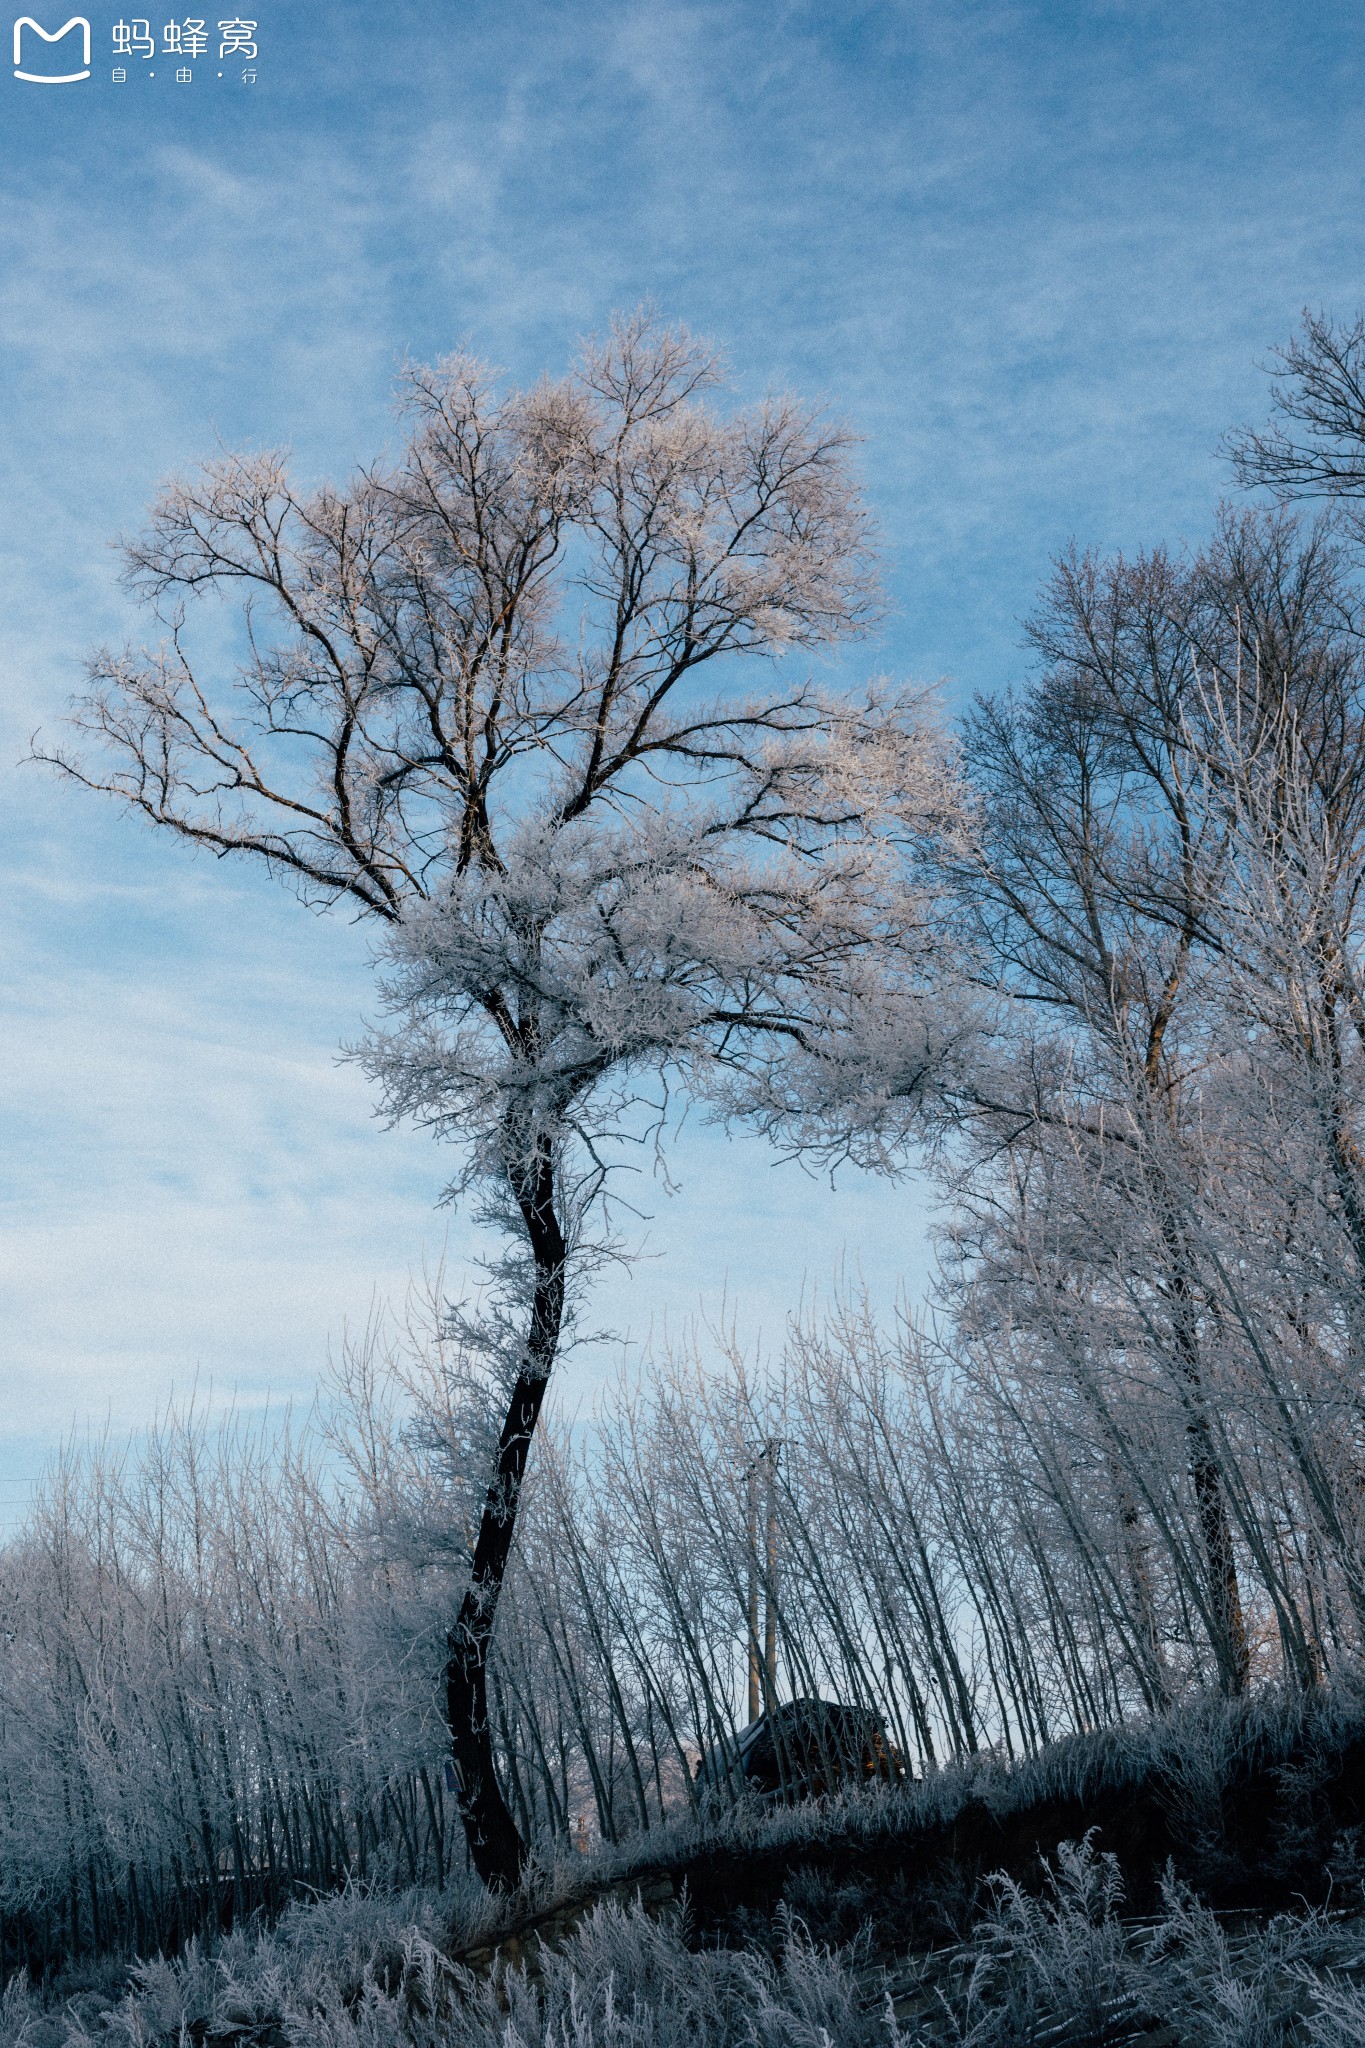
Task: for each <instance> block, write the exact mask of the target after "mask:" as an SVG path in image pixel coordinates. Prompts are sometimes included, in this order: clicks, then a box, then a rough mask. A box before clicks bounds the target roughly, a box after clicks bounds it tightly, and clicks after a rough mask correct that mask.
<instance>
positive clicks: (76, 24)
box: [14, 14, 90, 85]
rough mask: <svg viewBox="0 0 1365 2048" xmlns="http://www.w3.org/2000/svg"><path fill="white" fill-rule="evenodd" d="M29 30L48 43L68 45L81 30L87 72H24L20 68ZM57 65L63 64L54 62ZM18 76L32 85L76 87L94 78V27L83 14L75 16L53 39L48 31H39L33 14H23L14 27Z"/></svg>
mask: <svg viewBox="0 0 1365 2048" xmlns="http://www.w3.org/2000/svg"><path fill="white" fill-rule="evenodd" d="M26 28H31V29H32V30H33V33H34V35H35V36H41V37H42V39H43V41H44V42H45V43H60V42H64V41H65V39H66V38H67V36H69V35H70V33H71V31H72V29H73V28H78V29H79V30H80V31H81V62H82V63H83V64H84V66H85V69H84V71H24V70H22V69H21V68H20V67H21V66H22V64H23V61H24V30H25V29H26ZM53 61H54V63H55V62H59V61H60V60H59V59H57V58H54V59H53ZM68 61H69V57H68ZM14 75H15V77H16V78H26V79H27V80H28V82H29V84H30V85H75V84H76V83H77V82H78V80H80V79H82V78H88V77H89V76H90V24H89V22H88V21H87V20H86V18H85V16H84V15H83V14H73V15H72V17H71V19H70V21H68V22H65V23H64V24H63V25H62V27H61V28H59V29H57V30H56V31H55V32H54V33H53V34H52V35H49V34H48V32H47V30H46V29H45V28H40V27H39V25H38V23H37V22H36V21H35V20H34V19H33V16H32V15H31V14H21V15H20V17H19V19H18V20H17V21H16V22H15V24H14Z"/></svg>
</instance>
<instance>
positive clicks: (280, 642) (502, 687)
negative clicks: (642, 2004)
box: [52, 313, 962, 1884]
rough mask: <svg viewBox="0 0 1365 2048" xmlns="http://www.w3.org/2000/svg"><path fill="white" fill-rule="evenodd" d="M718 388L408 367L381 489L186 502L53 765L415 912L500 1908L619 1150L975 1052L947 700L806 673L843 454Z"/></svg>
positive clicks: (708, 381) (838, 544) (488, 1842)
mask: <svg viewBox="0 0 1365 2048" xmlns="http://www.w3.org/2000/svg"><path fill="white" fill-rule="evenodd" d="M717 384H718V366H717V361H716V358H715V356H714V354H713V353H711V352H710V351H709V350H708V349H706V348H704V347H702V346H701V345H699V344H698V343H697V342H695V341H693V340H692V339H691V338H689V337H688V336H687V335H686V334H685V333H683V332H681V331H678V330H672V329H668V328H665V327H663V326H661V325H659V324H658V323H657V322H656V321H655V320H654V319H653V318H652V316H650V315H649V314H648V313H644V314H640V315H637V316H636V317H634V318H632V319H629V320H625V321H621V322H618V323H617V324H616V325H615V326H614V327H613V329H612V331H611V333H610V335H609V337H608V338H607V339H606V340H605V341H603V342H600V343H593V344H590V345H589V346H588V347H587V348H586V349H585V351H584V353H583V356H582V358H581V361H580V362H579V364H578V366H577V367H576V368H575V369H574V371H573V372H572V373H571V374H570V375H568V376H566V377H563V378H559V379H556V380H549V379H546V380H543V381H542V382H540V383H538V384H536V385H535V386H533V387H532V388H531V389H529V390H523V391H512V392H507V393H500V392H499V391H498V390H497V389H496V388H495V385H494V383H493V381H492V379H491V377H490V376H489V375H488V373H486V372H485V371H484V370H483V369H482V368H481V367H480V366H479V365H477V364H475V363H473V362H471V361H469V360H467V359H464V358H458V359H452V360H450V361H447V362H444V363H441V364H439V365H438V366H437V367H436V368H435V369H431V370H425V369H419V370H414V371H412V372H410V373H409V375H408V377H407V379H406V383H405V389H404V418H405V422H406V425H407V429H408V432H407V438H406V441H405V443H404V446H403V448H402V451H401V453H400V455H399V456H398V458H397V459H396V460H395V461H393V462H391V463H387V464H378V465H375V466H373V467H370V468H367V469H364V470H362V471H360V472H359V473H358V474H357V476H356V477H355V478H354V480H353V481H352V482H351V483H349V484H347V485H345V486H341V487H338V486H332V485H326V486H323V487H322V488H320V489H318V490H315V491H311V492H305V491H301V490H299V489H297V488H296V487H295V486H294V485H293V484H292V483H291V481H290V480H289V477H288V475H287V473H286V469H285V466H284V463H283V460H282V459H281V458H280V457H278V456H276V455H258V456H229V457H226V458H223V459H221V460H219V461H217V462H214V463H213V464H211V465H209V466H208V467H207V468H206V469H205V470H204V471H203V472H202V473H201V474H200V475H199V476H198V477H196V478H194V479H192V480H190V481H187V482H177V483H173V484H171V485H169V486H168V487H167V488H166V489H165V490H164V491H163V493H162V495H161V498H160V500H159V501H158V503H157V505H156V507H155V509H154V512H153V515H152V519H151V523H150V526H149V528H148V531H147V532H146V534H145V535H144V536H143V537H142V538H141V539H139V540H137V541H135V542H134V543H133V544H132V545H131V546H130V547H129V549H128V551H127V554H128V564H129V574H130V578H131V581H132V584H133V587H134V588H135V589H136V590H138V591H139V592H140V593H142V594H143V595H144V596H145V597H146V598H147V599H149V600H150V601H151V602H152V603H153V604H154V605H156V606H157V607H159V608H160V610H161V613H162V615H163V616H164V617H166V618H167V619H168V621H169V622H170V627H171V631H170V638H169V642H168V644H166V645H165V646H164V647H163V648H162V649H161V650H160V651H159V652H157V653H155V654H151V655H148V654H145V653H144V654H138V653H135V652H128V653H124V654H119V655H112V654H105V655H101V656H99V657H98V658H97V659H96V661H95V662H94V664H93V668H92V679H91V690H90V693H89V695H88V697H87V698H86V699H85V701H84V703H83V706H82V709H81V712H80V724H81V727H82V729H83V732H84V734H85V736H86V744H85V746H84V747H80V748H77V749H76V750H74V751H70V752H64V753H60V754H57V755H55V756H53V757H52V758H55V759H56V760H57V762H58V764H59V765H60V766H61V767H62V768H63V769H64V770H65V771H66V772H67V773H68V774H69V775H71V776H73V777H74V778H75V779H77V780H78V781H80V782H82V783H84V784H86V785H87V786H90V787H93V788H96V789H100V790H103V791H105V792H107V793H109V794H111V795H113V796H115V797H118V798H120V799H122V800H123V801H124V802H125V803H126V804H128V805H129V806H130V807H132V808H133V809H134V810H135V811H137V812H140V813H141V814H142V815H143V816H144V817H146V818H148V819H149V820H150V821H151V822H152V823H154V824H156V825H160V826H163V827H165V828H167V829H169V830H170V831H172V832H175V833H177V834H179V835H181V836H182V837H185V838H187V839H189V840H191V841H192V842H194V843H196V844H198V845H201V846H204V847H207V848H209V849H210V850H212V851H214V852H216V853H220V854H226V853H231V854H248V855H252V856H255V857H257V858H259V859H261V860H263V861H264V862H265V863H266V864H267V866H268V867H269V868H270V869H271V870H272V871H273V872H275V873H276V874H277V875H278V876H279V877H280V878H281V879H283V880H285V881H287V882H290V883H292V884H293V886H294V887H295V888H296V889H297V890H298V892H299V893H300V894H301V895H302V896H303V897H304V898H305V899H306V900H309V901H312V902H314V903H320V904H323V905H334V904H335V905H339V906H341V907H346V908H349V909H351V910H353V911H354V910H359V911H361V912H363V913H368V914H369V915H371V916H373V917H374V918H376V919H377V920H378V921H379V923H380V925H381V926H382V927H384V928H385V930H386V938H385V940H384V942H383V945H382V948H381V951H382V954H383V957H384V960H385V962H386V970H385V971H386V981H385V987H386V992H387V999H388V1004H389V1010H390V1018H391V1021H390V1023H389V1025H388V1027H387V1028H386V1029H384V1030H381V1031H379V1032H377V1033H376V1034H375V1035H374V1036H373V1037H372V1039H371V1040H370V1041H369V1043H368V1045H367V1047H366V1048H365V1049H364V1052H363V1055H362V1056H363V1057H364V1058H365V1060H366V1061H367V1063H368V1065H369V1067H370V1069H371V1070H372V1071H373V1072H374V1073H375V1074H376V1075H377V1076H378V1078H379V1080H380V1082H381V1084H382V1087H383V1091H384V1099H385V1102H386V1105H387V1107H388V1109H389V1111H390V1112H391V1113H392V1114H393V1115H395V1116H414V1117H416V1118H418V1119H420V1120H422V1121H424V1122H426V1123H428V1124H430V1125H431V1126H432V1127H433V1128H434V1129H435V1130H437V1131H438V1132H439V1133H440V1135H442V1136H443V1137H446V1138H448V1139H450V1140H452V1141H453V1142H454V1143H455V1144H456V1145H457V1146H458V1148H459V1150H460V1165H459V1167H458V1168H457V1171H456V1173H455V1175H454V1177H453V1186H454V1187H455V1188H457V1189H460V1190H466V1189H474V1190H477V1191H478V1194H479V1195H480V1197H481V1198H482V1200H483V1203H484V1210H485V1214H486V1215H487V1216H488V1217H490V1218H491V1219H492V1220H493V1221H494V1222H495V1223H496V1224H497V1225H499V1226H500V1227H502V1228H503V1229H504V1230H505V1231H506V1233H507V1237H508V1243H509V1248H510V1256H509V1260H508V1261H507V1262H506V1264H505V1265H504V1266H503V1268H502V1270H501V1275H500V1277H501V1281H502V1286H501V1289H500V1290H499V1291H498V1292H497V1294H496V1296H495V1299H494V1302H493V1306H492V1309H491V1311H490V1312H489V1313H488V1314H486V1315H485V1317H484V1319H483V1324H482V1327H481V1329H480V1330H479V1331H478V1332H477V1338H478V1341H479V1342H480V1343H481V1344H482V1345H483V1347H484V1350H485V1352H486V1354H487V1357H488V1359H489V1362H490V1364H491V1368H492V1370H491V1384H492V1386H493V1387H494V1389H495V1390H496V1393H497V1398H498V1401H499V1403H500V1408H499V1412H498V1414H497V1415H496V1416H495V1418H494V1422H493V1426H492V1427H491V1429H490V1430H489V1431H488V1432H487V1444H486V1456H487V1459H488V1460H489V1461H490V1462H489V1467H488V1469H487V1470H486V1471H485V1473H484V1475H483V1486H482V1506H481V1508H479V1509H477V1511H476V1512H475V1514H474V1515H473V1517H472V1521H473V1522H474V1523H475V1524H476V1528H475V1532H474V1534H473V1539H472V1546H471V1551H470V1570H469V1578H468V1585H467V1591H466V1593H465V1596H464V1599H463V1604H462V1606H461V1608H460V1611H459V1614H458V1616H457V1617H456V1619H455V1621H454V1624H453V1626H452V1628H451V1630H450V1637H449V1664H448V1670H447V1695H448V1708H449V1721H450V1732H451V1739H452V1743H453V1747H454V1756H455V1764H456V1771H457V1775H458V1780H459V1787H460V1799H461V1805H462V1812H463V1817H464V1820H465V1824H466V1830H467V1833H468V1837H469V1842H470V1847H471V1852H472V1854H473V1857H474V1860H475V1863H476V1865H477V1867H478V1869H479V1870H480V1872H481V1874H482V1875H483V1876H484V1877H485V1878H486V1879H488V1880H489V1881H490V1882H493V1883H499V1884H501V1883H509V1882H511V1881H513V1880H514V1879H515V1878H516V1876H517V1875H518V1873H519V1871H520V1868H521V1866H522V1862H523V1857H524V1847H523V1844H522V1842H521V1840H520V1837H519V1835H518V1832H517V1829H516V1827H515V1825H514V1822H513V1820H512V1817H511V1815H510V1813H509V1811H508V1808H507V1805H506V1803H505V1800H504V1798H503V1795H502V1792H501V1791H500V1789H499V1785H498V1781H497V1777H496V1774H495V1770H494V1760H493V1752H492V1746H491V1743H490V1737H489V1721H488V1702H487V1697H486V1683H487V1679H486V1674H487V1666H488V1652H489V1644H490V1640H491V1636H492V1630H493V1623H494V1617H495V1614H496V1610H497V1604H498V1597H499V1591H500V1589H501V1586H502V1583H503V1579H504V1576H505V1573H506V1569H507V1564H508V1558H509V1554H510V1550H511V1545H512V1540H513V1533H514V1529H515V1524H516V1515H517V1508H518V1502H519V1498H520V1494H521V1489H522V1483H523V1479H524V1475H525V1471H526V1464H527V1457H528V1453H529V1449H530V1445H531V1441H532V1437H533V1435H534V1432H535V1429H536V1425H537V1421H538V1418H539V1415H540V1411H541V1406H542V1403H543V1399H544V1395H545V1390H546V1386H547V1383H548V1379H549V1375H550V1372H551V1369H552V1367H553V1364H554V1362H555V1358H556V1355H557V1353H558V1350H559V1347H560V1343H561V1336H562V1332H563V1328H564V1321H565V1309H566V1288H567V1286H568V1284H569V1282H570V1279H571V1277H572V1275H573V1273H574V1271H575V1268H576V1262H577V1264H578V1265H579V1266H581V1265H583V1264H586V1263H590V1262H591V1259H592V1257H593V1255H594V1252H595V1251H600V1250H601V1248H602V1244H603V1239H602V1236H601V1233H600V1232H599V1231H597V1230H595V1228H594V1226H593V1224H592V1222H591V1218H592V1214H593V1211H594V1205H595V1202H596V1201H597V1198H598V1197H599V1196H600V1195H601V1193H602V1191H603V1187H604V1177H605V1175H606V1172H607V1168H608V1164H609V1153H610V1146H611V1144H612V1141H613V1135H614V1134H616V1133H618V1132H620V1131H621V1130H622V1128H623V1127H624V1126H625V1125H629V1126H630V1127H631V1128H633V1129H634V1130H635V1132H636V1134H637V1135H638V1133H639V1129H640V1127H641V1126H640V1123H639V1121H638V1119H637V1120H636V1122H635V1123H634V1124H633V1125H631V1116H632V1110H631V1104H632V1103H633V1102H634V1101H635V1099H636V1097H637V1095H638V1092H639V1090H640V1088H641V1086H642V1084H644V1083H645V1080H646V1077H648V1076H652V1077H654V1081H655V1083H661V1084H662V1085H663V1087H664V1089H667V1088H668V1087H669V1086H671V1085H673V1084H674V1083H676V1082H678V1081H683V1082H685V1083H686V1085H687V1086H688V1087H690V1088H694V1089H697V1090H700V1091H702V1092H703V1093H704V1094H706V1096H707V1097H708V1099H709V1100H710V1101H711V1102H712V1103H713V1104H714V1105H715V1107H716V1109H717V1110H718V1112H719V1113H722V1114H724V1115H729V1116H750V1117H753V1118H754V1119H756V1120H757V1121H758V1122H759V1123H760V1124H761V1125H764V1126H766V1127H769V1128H773V1129H780V1130H782V1131H783V1132H784V1133H785V1134H786V1135H788V1136H789V1138H790V1140H791V1142H793V1143H795V1144H799V1145H813V1144H818V1145H820V1146H822V1147H826V1148H831V1147H832V1148H833V1149H835V1150H837V1149H839V1147H840V1146H841V1145H847V1144H849V1143H851V1142H853V1133H854V1132H855V1131H856V1129H857V1128H858V1126H859V1123H860V1121H864V1120H865V1119H864V1118H863V1117H862V1111H861V1107H860V1102H859V1091H860V1089H861V1088H862V1087H863V1086H864V1083H863V1082H862V1080H860V1078H859V1077H860V1076H862V1075H865V1074H866V1073H867V1072H868V1071H871V1068H870V1063H869V1061H868V1060H867V1058H866V1057H865V1047H866V1045H867V1043H868V1042H869V1040H872V1039H875V1041H876V1043H877V1046H878V1048H879V1054H880V1065H879V1068H878V1071H879V1073H880V1074H881V1075H883V1076H885V1074H886V1073H888V1072H890V1074H891V1076H892V1089H891V1092H892V1093H893V1094H894V1097H895V1100H896V1102H897V1104H898V1105H900V1111H899V1112H898V1114H900V1116H901V1121H900V1123H899V1124H898V1130H900V1129H903V1125H904V1116H903V1111H904V1109H905V1108H906V1107H908V1108H909V1110H910V1111H911V1113H913V1110H914V1107H915V1104H916V1102H917V1101H918V1099H919V1098H920V1097H921V1095H922V1093H923V1089H924V1084H925V1083H926V1081H927V1080H928V1079H929V1077H930V1076H931V1075H932V1073H933V1072H934V1070H935V1069H936V1067H937V1066H938V1065H939V1064H941V1062H942V1061H943V1059H944V1058H945V1057H947V1056H949V1055H950V1053H951V1050H952V1047H953V1045H954V1043H955V1042H956V1039H957V1037H958V1035H959V1032H960V1029H961V1028H962V1027H961V1024H960V1022H959V1020H958V1019H957V1017H956V1016H955V1015H953V1014H950V1012H949V1010H948V1007H947V1006H946V1005H944V1004H942V1003H935V1002H934V1001H932V1000H926V990H927V981H926V968H927V963H928V959H929V957H930V955H931V954H932V951H933V948H934V945H935V941H936V934H935V930H934V921H933V915H932V897H931V892H929V891H928V890H926V888H925V887H923V886H922V885H921V883H920V881H919V880H918V879H917V875H916V849H917V848H918V847H919V846H920V844H921V843H922V842H923V840H924V838H925V836H926V835H927V834H932V832H933V831H934V830H935V829H936V828H937V827H938V826H939V825H941V824H942V823H943V822H944V821H945V819H947V818H948V817H950V815H951V812H952V810H953V806H954V803H955V796H954V792H953V789H952V786H951V779H950V776H949V774H948V772H947V770H946V769H945V768H944V766H943V764H942V757H941V753H940V750H939V748H938V746H937V743H936V741H935V739H934V736H933V733H932V730H931V722H930V721H928V720H927V719H926V716H925V712H924V707H923V705H922V704H921V703H920V702H919V701H918V700H917V699H915V698H913V697H907V696H904V695H901V694H897V693H896V692H893V691H885V690H873V691H871V692H867V693H864V694H863V695H862V696H861V697H858V698H856V699H854V698H852V697H849V696H847V695H841V694H838V693H831V692H829V691H823V690H821V689H819V688H817V687H816V686H815V685H814V684H813V683H812V682H810V681H808V680H806V679H804V678H802V677H800V676H794V675H793V674H792V673H791V668H792V659H793V657H795V656H799V655H800V654H802V653H804V652H806V651H807V650H812V649H816V648H819V647H821V646H823V645H825V644H827V643H830V642H834V641H838V640H840V639H843V638H845V637H847V636H849V635H851V634H856V633H857V632H858V631H859V630H860V629H861V628H862V627H864V625H865V624H866V623H867V621H868V620H869V619H870V618H871V616H872V614H873V609H874V592H873V585H872V580H871V573H870V555H869V528H868V522H867V517H866V515H865V513H864V511H863V510H862V509H861V506H860V503H859V498H858V493H857V489H856V486H855V484H854V481H853V478H852V475H851V473H850V469H849V466H848V445H849V444H848V436H847V435H846V434H845V433H844V432H843V431H842V430H841V429H840V428H838V427H837V426H835V425H831V424H830V423H828V422H827V421H825V420H824V419H823V418H822V417H821V416H820V415H818V414H817V413H815V412H813V411H811V410H810V409H808V408H806V407H804V406H802V405H799V404H797V403H795V402H794V401H792V400H789V399H771V400H768V401H767V402H765V403H763V404H760V405H757V406H754V407H751V408H748V409H744V410H739V411H729V412H725V411H721V410H720V409H718V407H717V406H716V404H715V401H714V396H713V394H714V392H715V390H716V387H717ZM203 592H216V593H218V594H220V595H225V596H227V597H229V598H231V597H234V596H235V597H236V598H238V599H239V600H240V601H241V603H242V606H243V610H244V616H245V627H246V635H245V640H244V654H243V659H242V661H241V664H240V666H239V667H238V668H237V670H236V672H235V674H232V675H223V674H221V673H214V672H213V671H212V670H211V669H210V670H206V669H205V668H204V667H203V666H202V665H201V664H200V663H199V662H198V661H197V660H194V659H192V657H191V655H190V652H189V649H188V645H187V641H186V639H185V634H184V626H183V606H184V603H185V600H186V599H187V598H189V597H192V596H194V595H197V594H199V593H203ZM784 658H785V659H784ZM744 661H747V662H748V663H749V665H750V666H751V667H755V668H757V672H758V676H759V681H758V682H757V684H749V683H746V681H745V680H744V675H743V667H742V664H743V662H744ZM879 1085H880V1084H879ZM656 1099H657V1089H656ZM811 1102H815V1103H816V1104H817V1105H818V1112H819V1113H818V1115H816V1116H815V1117H812V1116H811V1113H810V1110H809V1107H808V1105H809V1104H810V1103H811ZM623 1119H624V1125H623Z"/></svg>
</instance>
